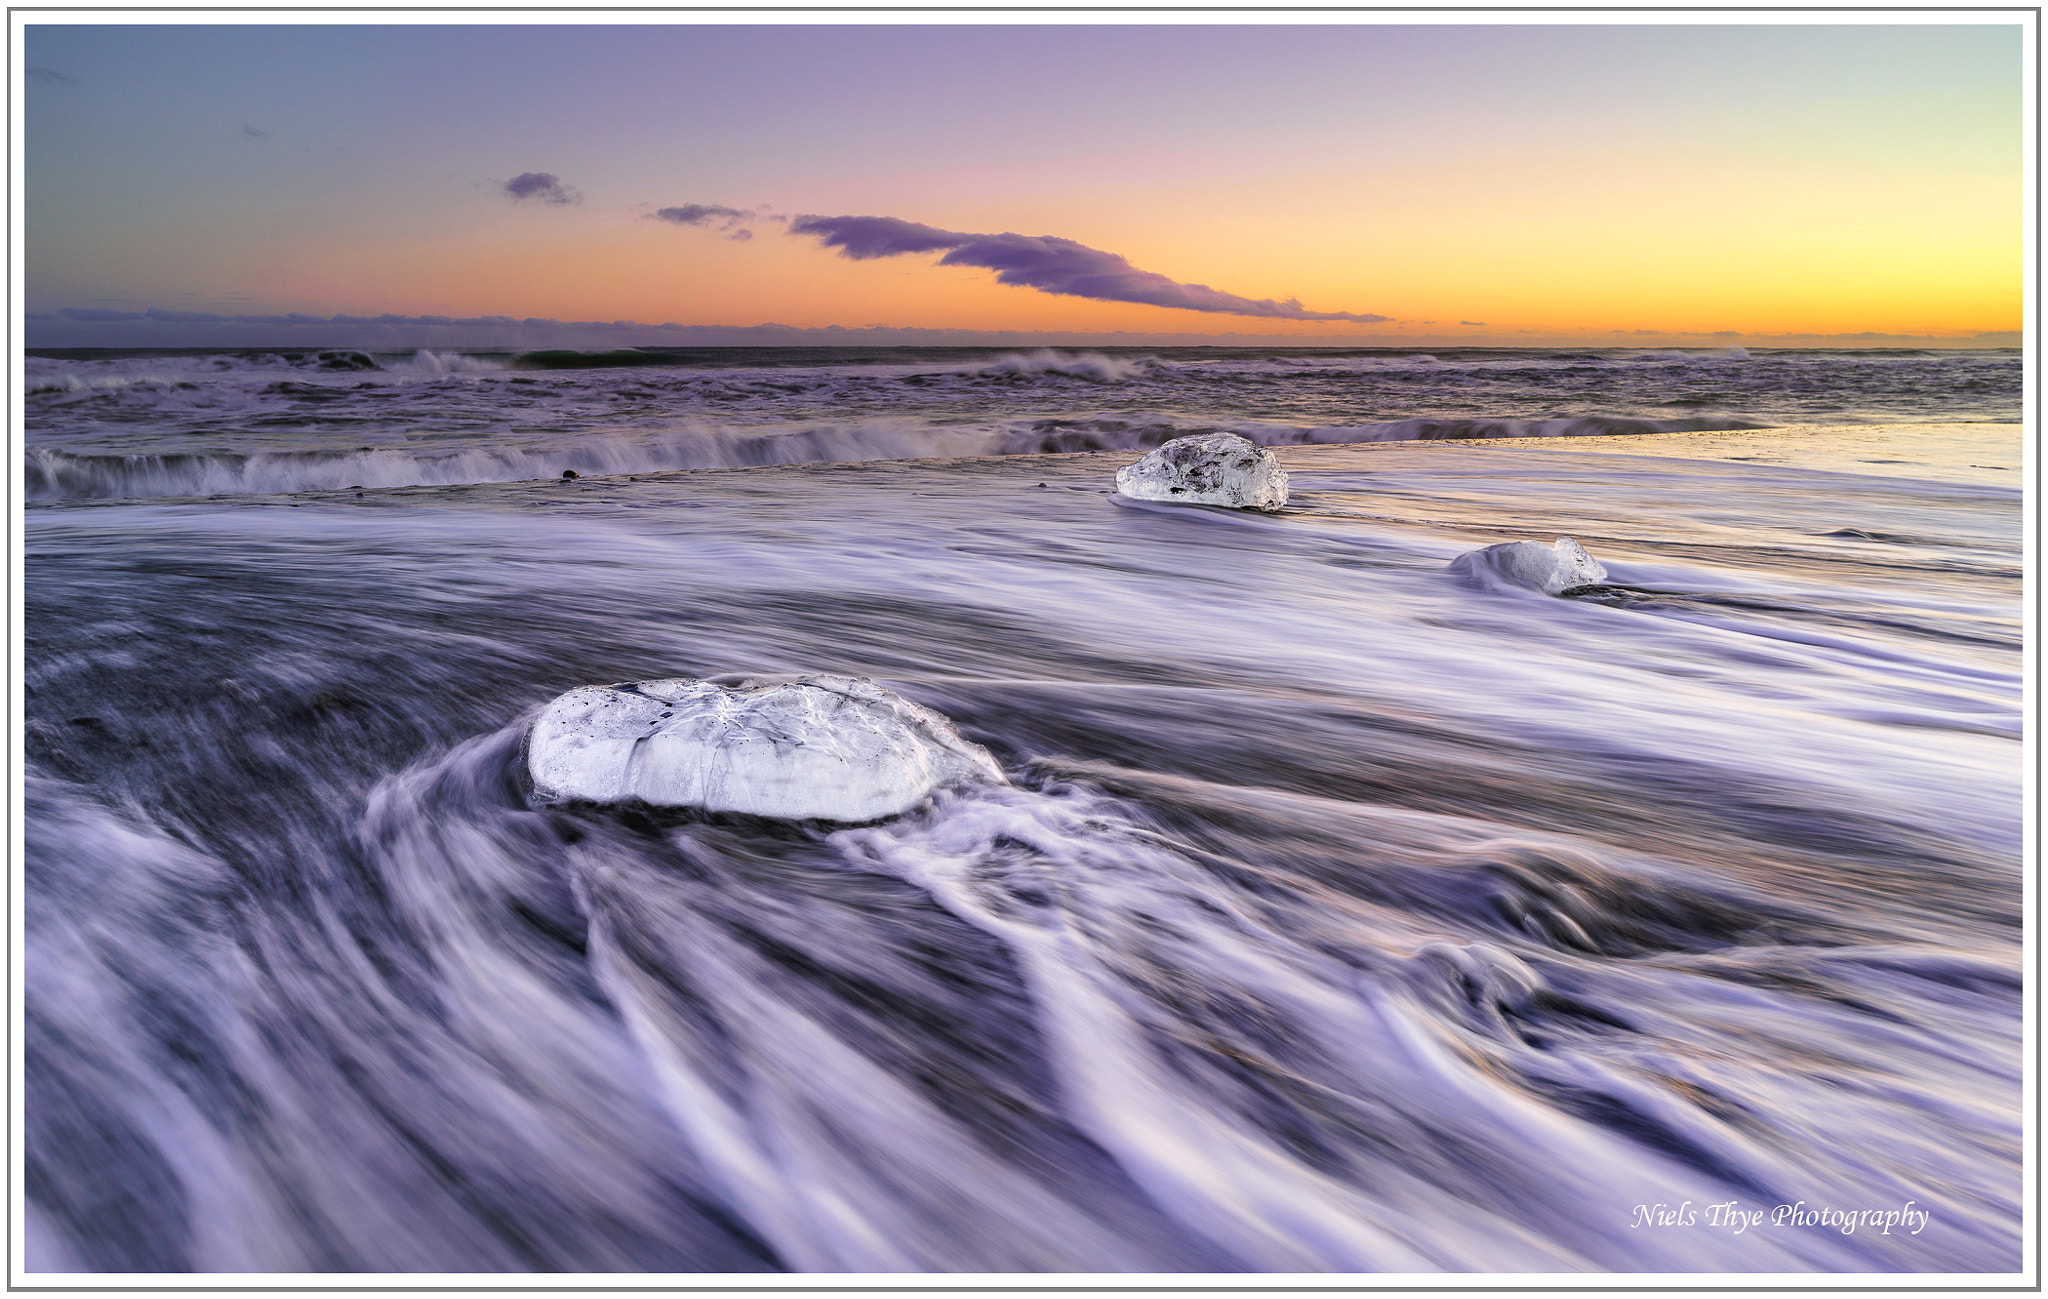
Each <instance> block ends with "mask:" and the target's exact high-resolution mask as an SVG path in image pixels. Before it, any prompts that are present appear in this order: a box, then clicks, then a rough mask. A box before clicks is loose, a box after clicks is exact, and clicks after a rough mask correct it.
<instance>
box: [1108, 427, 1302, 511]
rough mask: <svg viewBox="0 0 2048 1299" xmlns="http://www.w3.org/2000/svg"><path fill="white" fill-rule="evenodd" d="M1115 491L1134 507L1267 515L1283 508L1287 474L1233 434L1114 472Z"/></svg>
mask: <svg viewBox="0 0 2048 1299" xmlns="http://www.w3.org/2000/svg"><path fill="white" fill-rule="evenodd" d="M1116 489H1117V490H1118V491H1119V492H1122V493H1123V494H1124V495H1125V496H1128V497H1130V498H1131V499H1133V500H1139V501H1173V502H1175V503H1177V504H1181V505H1228V506H1231V507H1233V508H1236V509H1240V510H1266V511H1269V512H1270V511H1273V510H1277V509H1279V508H1280V507H1281V506H1283V505H1285V504H1287V471H1286V470H1285V469H1283V468H1282V467H1281V465H1280V461H1279V458H1278V457H1276V456H1275V455H1274V454H1273V453H1272V452H1271V451H1268V450H1267V449H1266V448H1264V447H1262V446H1255V445H1253V444H1252V443H1251V442H1250V441H1249V440H1247V439H1245V438H1241V437H1239V436H1238V435H1237V434H1235V433H1197V434H1195V435H1194V436H1192V437H1184V438H1175V439H1174V440H1173V441H1171V442H1168V443H1165V444H1164V445H1162V446H1161V447H1160V448H1159V449H1158V450H1156V451H1153V452H1152V453H1150V454H1149V455H1147V456H1146V457H1145V458H1144V459H1143V460H1140V461H1138V462H1137V463H1136V464H1129V465H1125V466H1124V467H1123V468H1121V469H1119V470H1117V471H1116Z"/></svg>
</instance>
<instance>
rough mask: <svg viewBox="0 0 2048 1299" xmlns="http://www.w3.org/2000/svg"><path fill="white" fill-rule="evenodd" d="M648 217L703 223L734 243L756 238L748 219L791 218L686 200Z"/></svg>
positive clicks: (654, 212) (690, 223) (780, 219)
mask: <svg viewBox="0 0 2048 1299" xmlns="http://www.w3.org/2000/svg"><path fill="white" fill-rule="evenodd" d="M647 215H648V216H650V217H652V218H654V219H655V220H656V221H669V222H673V223H674V224H676V225H679V226H701V227H703V228H704V229H707V230H716V231H718V233H720V234H722V235H724V236H725V237H726V238H727V239H730V240H732V241H733V242H734V243H741V244H743V243H745V242H747V240H749V239H752V238H753V237H754V232H753V230H752V229H751V228H750V227H749V226H748V225H747V223H748V222H749V221H787V220H788V219H789V218H788V217H782V216H777V215H775V214H774V213H772V212H769V211H767V210H765V209H755V208H736V207H726V206H724V205H723V204H719V203H685V204H683V205H682V206H681V207H665V208H657V209H656V210H654V211H652V212H649V213H648V214H647Z"/></svg>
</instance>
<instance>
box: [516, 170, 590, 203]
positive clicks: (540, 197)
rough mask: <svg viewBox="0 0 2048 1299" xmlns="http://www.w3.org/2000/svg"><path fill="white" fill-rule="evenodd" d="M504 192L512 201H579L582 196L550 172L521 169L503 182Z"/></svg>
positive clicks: (581, 199)
mask: <svg viewBox="0 0 2048 1299" xmlns="http://www.w3.org/2000/svg"><path fill="white" fill-rule="evenodd" d="M505 194H506V196H507V197H509V198H510V199H511V200H512V201H513V202H515V203H520V202H524V201H525V200H527V199H534V200H536V201H538V202H541V203H557V204H564V203H581V202H582V201H583V196H582V195H581V194H579V193H577V192H576V191H575V190H573V189H570V188H569V187H568V186H567V185H564V184H563V183H562V178H561V177H560V176H557V175H555V174H554V173H552V172H545V171H522V172H520V173H519V174H518V175H517V176H514V177H513V178H512V179H510V180H508V181H506V182H505Z"/></svg>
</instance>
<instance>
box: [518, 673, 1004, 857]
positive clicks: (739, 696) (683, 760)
mask: <svg viewBox="0 0 2048 1299" xmlns="http://www.w3.org/2000/svg"><path fill="white" fill-rule="evenodd" d="M726 680H729V681H730V680H734V679H732V678H726ZM527 766H528V769H529V770H530V771H531V772H532V773H533V783H534V786H535V790H536V792H537V793H538V794H539V795H540V796H541V797H542V798H544V799H587V800H589V801H591V802H597V803H616V802H624V801H627V800H632V799H638V800H640V801H642V802H646V803H651V804H654V805H656V806H659V807H694V808H701V809H703V810H705V811H707V812H743V813H747V814H750V815H753V816H773V817H786V818H789V819H791V820H807V819H817V820H823V821H874V820H878V819H880V818H882V817H886V816H895V815H897V814H898V813H902V812H907V811H909V810H910V809H911V808H913V807H916V806H917V805H918V804H920V803H922V802H923V801H924V800H925V799H926V798H928V797H930V796H931V794H932V792H933V791H934V790H936V789H938V788H939V787H940V786H942V785H949V784H953V783H955V782H959V781H973V780H987V781H995V782H998V783H1002V781H1003V773H1002V769H1001V768H1000V767H998V766H997V765H996V762H995V759H994V758H991V757H990V756H989V755H988V752H987V751H986V750H984V749H982V748H981V747H980V746H979V745H976V744H972V743H970V742H969V741H967V740H965V739H963V738H961V736H960V733H959V732H958V731H956V730H954V729H953V724H952V723H951V722H949V721H947V720H946V719H945V718H944V717H941V716H940V715H939V714H937V713H935V712H933V711H932V710H931V709H929V708H926V707H923V706H922V705H920V704H914V703H912V702H911V701H910V700H908V699H905V698H903V697H902V696H900V695H897V694H894V693H892V692H890V691H888V690H884V689H883V688H882V687H880V686H878V685H876V684H874V683H873V682H872V681H865V680H860V679H857V678H854V677H841V676H808V677H798V678H796V679H794V680H787V681H777V680H755V679H744V678H742V679H738V680H737V682H736V684H732V685H722V684H719V682H717V681H698V680H693V679H691V678H687V677H672V678H666V679H663V680H658V681H635V682H627V683H625V684H622V685H613V686H583V687H581V688H579V689H576V690H571V691H570V692H569V693H567V694H565V695H562V696H561V697H559V698H557V699H556V700H555V701H554V702H553V703H551V704H549V705H548V706H547V708H546V709H544V710H542V712H541V715H540V718H539V719H538V720H537V721H535V722H534V724H533V730H532V731H531V732H530V733H529V736H528V739H527Z"/></svg>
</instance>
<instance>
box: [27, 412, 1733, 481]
mask: <svg viewBox="0 0 2048 1299" xmlns="http://www.w3.org/2000/svg"><path fill="white" fill-rule="evenodd" d="M1216 427H1217V426H1215V425H1204V426H1191V425H1186V424H1182V423H1179V422H1177V421H1174V420H1171V419H1167V418H1165V417H1163V416H1153V417H1145V416H1139V417H1135V418H1132V419H1085V420H1062V419H1042V420H1031V421H1018V422H1015V423H1011V424H1003V425H995V426H989V425H944V424H936V423H927V422H922V421H913V420H875V421H867V422H859V423H820V424H812V425H808V426H804V427H799V428H793V429H765V430H764V429H730V428H720V427H717V426H688V427H684V428H679V429H668V430H659V431H652V432H649V431H639V430H633V431H626V432H614V433H607V434H595V433H591V434H583V435H579V436H573V437H559V436H558V437H553V438H548V439H545V440H539V441H532V442H529V443H527V444H526V445H505V444H502V443H497V444H492V445H485V446H468V447H459V448H453V449H433V450H420V449H416V448H411V447H405V446H396V447H391V446H386V447H361V448H357V449H354V450H347V451H344V450H338V449H337V450H320V451H259V452H250V453H245V454H236V453H214V454H209V453H202V452H176V453H150V452H143V453H134V454H126V455H92V454H78V453H74V452H69V451H62V450H58V449H55V448H51V447H30V448H29V449H28V451H27V453H26V463H25V466H24V468H25V471H26V472H25V482H26V493H27V499H29V500H32V501H58V500H121V499H132V498H145V497H194V496H229V495H247V494H263V493H279V492H322V491H340V490H346V489H356V488H364V489H369V488H386V487H423V486H452V485H456V484H462V483H504V482H527V481H532V480H536V479H544V478H560V477H562V476H563V473H564V471H573V472H574V473H575V475H576V476H578V477H588V476H591V475H603V474H648V473H662V472H666V471H671V470H681V469H739V468H750V467H755V466H761V465H794V464H821V463H833V464H843V463H852V462H859V461H869V460H926V459H939V458H950V457H956V456H999V455H1042V454H1046V453H1052V452H1076V451H1143V450H1149V449H1151V448H1153V447H1156V446H1158V445H1159V444H1161V443H1162V442H1166V441H1169V440H1171V439H1173V438H1177V437H1185V436H1188V435H1189V434H1193V433H1203V432H1212V431H1214V430H1215V428H1216ZM1754 427H1757V426H1756V425H1752V424H1747V423H1743V422H1740V421H1732V420H1711V419H1682V420H1631V419H1567V420H1398V421H1394V422H1391V423H1385V424H1365V425H1358V426H1354V427H1322V428H1298V427H1292V426H1286V425H1258V424H1242V425H1232V426H1229V431H1230V432H1234V433H1238V434H1241V435H1242V436H1244V437H1246V438H1249V439H1250V440H1251V441H1253V442H1256V443H1258V444H1259V445H1261V446H1304V445H1312V444H1331V443H1351V442H1406V441H1428V440H1439V439H1463V438H1525V437H1592V436H1600V435H1620V434H1635V433H1669V432H1685V431H1691V430H1696V429H1729V428H1754Z"/></svg>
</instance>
